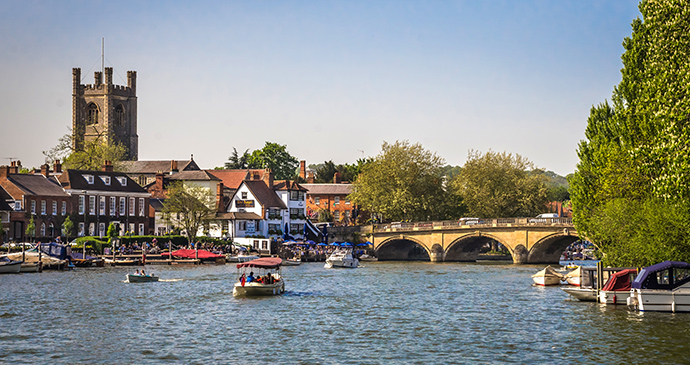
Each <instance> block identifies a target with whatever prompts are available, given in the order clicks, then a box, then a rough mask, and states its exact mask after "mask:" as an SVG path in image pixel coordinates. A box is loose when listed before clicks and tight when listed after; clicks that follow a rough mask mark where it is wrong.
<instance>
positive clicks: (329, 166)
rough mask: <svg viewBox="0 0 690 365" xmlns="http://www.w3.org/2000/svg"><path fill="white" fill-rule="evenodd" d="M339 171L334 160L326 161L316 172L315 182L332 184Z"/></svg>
mask: <svg viewBox="0 0 690 365" xmlns="http://www.w3.org/2000/svg"><path fill="white" fill-rule="evenodd" d="M337 171H338V169H337V168H336V166H335V164H334V163H333V160H330V161H324V163H322V164H320V165H318V166H317V167H316V169H315V171H314V181H315V182H317V183H332V182H333V175H335V173H336V172H337Z"/></svg>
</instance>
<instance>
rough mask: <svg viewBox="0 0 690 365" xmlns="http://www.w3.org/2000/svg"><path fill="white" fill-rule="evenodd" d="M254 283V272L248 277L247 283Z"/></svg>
mask: <svg viewBox="0 0 690 365" xmlns="http://www.w3.org/2000/svg"><path fill="white" fill-rule="evenodd" d="M252 281H254V271H250V272H249V276H247V282H248V283H251V282H252Z"/></svg>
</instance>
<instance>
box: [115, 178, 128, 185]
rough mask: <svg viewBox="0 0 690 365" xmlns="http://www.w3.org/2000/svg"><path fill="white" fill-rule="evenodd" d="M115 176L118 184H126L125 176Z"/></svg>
mask: <svg viewBox="0 0 690 365" xmlns="http://www.w3.org/2000/svg"><path fill="white" fill-rule="evenodd" d="M115 178H116V179H117V181H119V182H120V185H122V186H127V178H126V177H124V176H116V177H115Z"/></svg>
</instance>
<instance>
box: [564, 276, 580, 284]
mask: <svg viewBox="0 0 690 365" xmlns="http://www.w3.org/2000/svg"><path fill="white" fill-rule="evenodd" d="M565 281H566V282H568V284H569V285H572V286H580V284H581V281H580V277H579V276H575V277H569V278H567V279H565Z"/></svg>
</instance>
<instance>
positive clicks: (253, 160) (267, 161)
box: [248, 142, 299, 180]
mask: <svg viewBox="0 0 690 365" xmlns="http://www.w3.org/2000/svg"><path fill="white" fill-rule="evenodd" d="M248 165H249V167H250V168H270V169H271V171H273V174H274V176H275V178H276V179H278V180H285V179H292V178H294V177H295V176H296V175H297V168H298V166H299V161H298V160H297V158H295V157H293V156H292V155H291V154H290V153H289V152H288V151H287V146H283V145H279V144H277V143H273V142H266V145H265V146H264V148H262V149H260V150H255V151H253V152H252V154H251V156H250V157H249V161H248Z"/></svg>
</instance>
